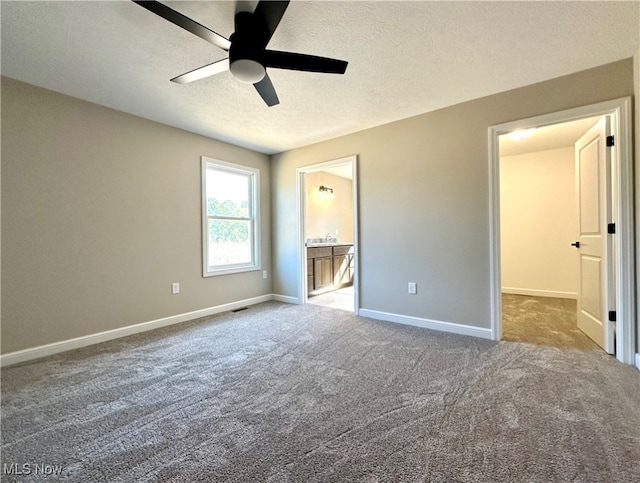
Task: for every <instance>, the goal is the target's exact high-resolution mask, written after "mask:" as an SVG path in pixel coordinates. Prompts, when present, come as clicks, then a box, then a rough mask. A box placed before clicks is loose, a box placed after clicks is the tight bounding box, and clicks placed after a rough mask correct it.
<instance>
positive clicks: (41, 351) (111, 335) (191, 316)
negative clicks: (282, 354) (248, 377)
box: [0, 294, 275, 367]
mask: <svg viewBox="0 0 640 483" xmlns="http://www.w3.org/2000/svg"><path fill="white" fill-rule="evenodd" d="M274 299H275V296H274V295H272V294H268V295H260V296H258V297H252V298H249V299H244V300H238V301H237V302H231V303H228V304H222V305H217V306H215V307H209V308H206V309H200V310H194V311H193V312H186V313H184V314H178V315H172V316H170V317H164V318H162V319H156V320H151V321H149V322H142V323H139V324H134V325H129V326H127V327H121V328H119V329H113V330H106V331H104V332H98V333H96V334H89V335H85V336H82V337H76V338H74V339H68V340H63V341H60V342H54V343H52V344H46V345H41V346H38V347H32V348H30V349H24V350H21V351H16V352H9V353H8V354H2V355H0V367H5V366H8V365H11V364H18V363H19V362H26V361H30V360H33V359H39V358H40V357H45V356H50V355H53V354H59V353H60V352H66V351H69V350H73V349H79V348H81V347H87V346H90V345H94V344H99V343H101V342H107V341H110V340H113V339H119V338H121V337H126V336H128V335H133V334H139V333H141V332H147V331H149V330H154V329H159V328H160V327H166V326H168V325H174V324H179V323H181V322H187V321H190V320H195V319H198V318H200V317H207V316H209V315H214V314H219V313H221V312H228V311H230V310H234V309H239V308H241V307H246V306H247V305H255V304H259V303H262V302H269V301H270V300H274Z"/></svg>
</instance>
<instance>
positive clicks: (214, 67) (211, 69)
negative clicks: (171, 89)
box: [171, 59, 229, 84]
mask: <svg viewBox="0 0 640 483" xmlns="http://www.w3.org/2000/svg"><path fill="white" fill-rule="evenodd" d="M228 70H229V59H222V60H219V61H217V62H214V63H213V64H209V65H205V66H204V67H198V68H197V69H194V70H191V71H189V72H187V73H186V74H182V75H179V76H177V77H174V78H173V79H171V82H175V83H176V84H187V83H189V82H193V81H196V80H199V79H204V78H205V77H209V76H212V75H215V74H220V73H221V72H226V71H228Z"/></svg>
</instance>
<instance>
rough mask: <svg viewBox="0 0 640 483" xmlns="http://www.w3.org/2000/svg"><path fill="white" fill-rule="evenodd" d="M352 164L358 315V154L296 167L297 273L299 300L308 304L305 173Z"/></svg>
mask: <svg viewBox="0 0 640 483" xmlns="http://www.w3.org/2000/svg"><path fill="white" fill-rule="evenodd" d="M345 164H351V183H352V188H353V193H352V195H353V259H354V260H353V266H354V276H353V291H354V299H353V312H354V313H355V314H356V315H359V313H360V268H359V267H360V248H359V247H360V242H359V236H358V234H359V232H360V229H359V226H360V225H359V221H358V213H359V211H360V210H359V209H358V198H359V197H358V156H357V155H356V154H352V155H350V156H346V157H344V158H339V159H334V160H332V161H325V162H323V163H317V164H312V165H310V166H303V167H301V168H298V169H296V181H297V182H296V218H297V220H298V253H297V273H298V299H297V300H298V302H297V303H299V304H306V303H307V300H308V294H307V264H306V263H303V259H304V257H305V242H306V240H305V238H304V213H305V196H304V193H305V190H304V189H305V186H304V175H305V174H306V173H315V172H318V171H324V170H325V169H327V168H334V167H336V166H343V165H345Z"/></svg>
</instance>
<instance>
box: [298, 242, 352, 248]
mask: <svg viewBox="0 0 640 483" xmlns="http://www.w3.org/2000/svg"><path fill="white" fill-rule="evenodd" d="M351 245H353V242H315V243H306V246H307V247H308V248H314V247H347V246H351Z"/></svg>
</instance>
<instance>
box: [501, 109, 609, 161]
mask: <svg viewBox="0 0 640 483" xmlns="http://www.w3.org/2000/svg"><path fill="white" fill-rule="evenodd" d="M599 119H600V117H589V118H586V119H579V120H577V121H570V122H564V123H561V124H553V125H551V126H544V127H539V128H537V129H536V130H535V131H534V132H533V133H532V134H531V135H530V136H529V137H527V138H525V139H522V140H517V139H513V138H511V136H509V134H503V135H502V136H500V138H499V140H500V156H515V155H519V154H525V153H534V152H537V151H546V150H548V149H558V148H567V147H573V146H574V145H575V142H576V141H577V140H578V139H580V137H581V136H582V135H583V134H585V133H586V132H587V131H588V130H589V129H591V128H592V127H593V126H595V125H596V123H597V122H598V120H599Z"/></svg>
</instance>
